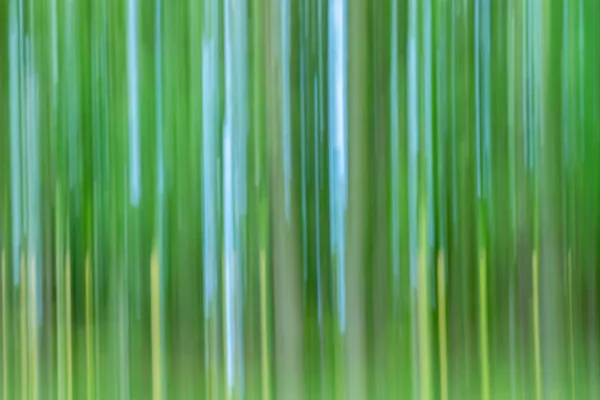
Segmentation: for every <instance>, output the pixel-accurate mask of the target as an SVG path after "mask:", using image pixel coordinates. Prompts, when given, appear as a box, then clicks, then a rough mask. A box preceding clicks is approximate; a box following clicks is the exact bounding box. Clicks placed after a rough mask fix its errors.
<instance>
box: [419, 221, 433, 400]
mask: <svg viewBox="0 0 600 400" xmlns="http://www.w3.org/2000/svg"><path fill="white" fill-rule="evenodd" d="M421 211H422V213H424V210H421ZM420 231H421V234H420V235H419V236H420V237H419V239H420V240H419V246H420V247H421V248H420V249H419V255H418V257H419V264H418V279H419V284H418V324H419V340H418V341H419V384H420V388H419V389H420V390H419V392H420V398H421V399H422V400H429V399H431V359H430V357H431V356H430V352H431V350H430V344H429V315H428V313H429V301H428V295H429V293H428V290H427V286H428V285H427V221H426V217H425V216H424V215H421V218H420Z"/></svg>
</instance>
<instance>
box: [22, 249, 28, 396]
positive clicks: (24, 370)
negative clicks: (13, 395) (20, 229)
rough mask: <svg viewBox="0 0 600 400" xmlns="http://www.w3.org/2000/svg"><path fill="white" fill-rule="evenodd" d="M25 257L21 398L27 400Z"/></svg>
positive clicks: (23, 266)
mask: <svg viewBox="0 0 600 400" xmlns="http://www.w3.org/2000/svg"><path fill="white" fill-rule="evenodd" d="M26 282H27V281H26V276H25V255H24V254H21V288H20V298H21V397H22V398H23V400H27V397H28V396H27V348H28V346H27V290H26V288H27V284H26Z"/></svg>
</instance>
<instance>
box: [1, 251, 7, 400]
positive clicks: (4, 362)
mask: <svg viewBox="0 0 600 400" xmlns="http://www.w3.org/2000/svg"><path fill="white" fill-rule="evenodd" d="M4 257H5V254H4V250H2V267H1V268H2V398H3V399H8V376H7V373H8V372H7V371H8V356H7V355H6V353H7V351H8V348H7V347H6V264H5V262H6V260H5V258H4Z"/></svg>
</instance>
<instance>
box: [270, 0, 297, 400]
mask: <svg viewBox="0 0 600 400" xmlns="http://www.w3.org/2000/svg"><path fill="white" fill-rule="evenodd" d="M280 7H281V3H280V2H278V1H274V0H270V1H269V2H268V6H267V12H266V16H267V22H266V27H267V28H266V29H267V32H266V38H268V40H267V43H268V52H267V57H266V60H267V62H266V64H267V70H266V74H267V76H269V77H270V78H269V79H270V80H271V83H270V85H268V86H267V87H268V92H267V94H266V96H267V109H268V110H269V113H268V116H267V121H266V132H267V137H268V146H267V157H268V160H269V161H268V170H269V182H270V183H269V197H270V202H269V204H270V207H269V208H270V211H269V213H270V219H271V220H272V221H273V223H272V225H271V229H272V231H271V232H272V234H271V235H270V237H271V243H272V246H273V247H272V250H271V251H272V254H273V264H272V265H273V307H274V332H273V334H274V337H273V339H274V341H275V344H274V351H275V359H274V362H275V364H274V369H275V371H276V372H275V377H274V379H275V394H274V397H277V398H278V397H281V396H289V398H303V397H304V395H303V388H304V376H303V373H302V372H303V362H302V361H303V360H302V359H303V357H302V318H301V316H302V314H301V304H302V303H301V299H302V298H301V285H300V283H301V280H300V279H301V268H300V262H299V261H300V257H299V249H298V243H299V241H298V232H299V229H297V228H298V223H297V216H296V213H295V212H292V213H291V215H290V218H289V219H287V218H286V213H285V201H284V200H285V199H284V190H285V187H284V185H285V181H284V176H283V168H282V167H283V157H282V151H281V149H282V140H283V138H282V134H281V132H282V126H283V107H282V103H283V102H284V99H283V98H282V85H283V82H282V79H283V76H284V74H283V71H282V69H283V68H289V64H288V63H287V62H284V61H282V60H283V54H282V52H281V48H282V46H281V40H282V38H281V30H282V27H281V24H282V20H281V15H282V13H281V8H280ZM288 11H289V10H288ZM292 187H293V186H292ZM290 197H291V199H295V198H296V196H294V195H292V196H290ZM291 209H292V210H295V209H296V208H295V207H294V206H292V207H291Z"/></svg>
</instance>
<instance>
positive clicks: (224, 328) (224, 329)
mask: <svg viewBox="0 0 600 400" xmlns="http://www.w3.org/2000/svg"><path fill="white" fill-rule="evenodd" d="M222 268H223V270H222V272H221V273H222V276H227V275H226V274H225V269H226V268H227V266H226V265H225V254H223V263H222ZM225 285H226V282H225V279H223V288H222V290H221V293H223V299H222V301H223V304H227V303H226V302H227V299H226V294H227V290H226V287H225ZM221 321H222V324H223V325H222V329H221V331H222V338H221V339H222V340H223V342H222V343H227V318H221ZM232 397H233V396H231V392H230V390H229V388H228V387H227V383H226V384H225V391H224V395H223V398H225V399H231V398H232Z"/></svg>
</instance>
